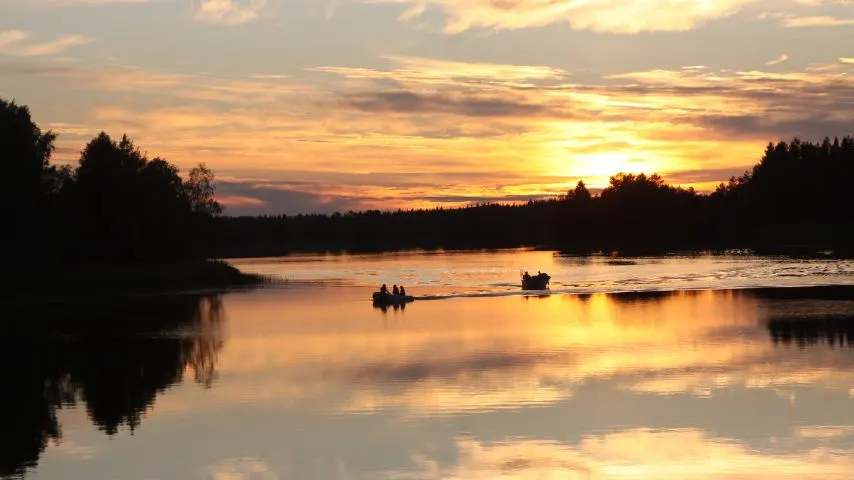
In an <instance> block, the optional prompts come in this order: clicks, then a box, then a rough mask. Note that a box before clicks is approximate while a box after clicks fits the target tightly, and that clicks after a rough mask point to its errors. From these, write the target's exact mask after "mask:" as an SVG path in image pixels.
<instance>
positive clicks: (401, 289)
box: [400, 285, 406, 296]
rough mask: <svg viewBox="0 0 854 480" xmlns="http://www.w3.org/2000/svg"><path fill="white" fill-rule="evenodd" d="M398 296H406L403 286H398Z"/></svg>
mask: <svg viewBox="0 0 854 480" xmlns="http://www.w3.org/2000/svg"><path fill="white" fill-rule="evenodd" d="M400 294H401V295H403V296H406V289H404V288H403V285H401V286H400Z"/></svg>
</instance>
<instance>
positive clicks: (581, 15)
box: [364, 0, 759, 34]
mask: <svg viewBox="0 0 854 480" xmlns="http://www.w3.org/2000/svg"><path fill="white" fill-rule="evenodd" d="M364 1H367V2H369V3H396V4H404V5H407V6H408V9H407V10H405V11H404V13H403V14H402V15H401V17H400V19H401V20H411V19H413V18H416V17H419V16H421V15H422V14H423V13H424V11H426V9H427V7H428V6H435V7H438V8H440V9H442V10H443V11H444V12H445V13H446V14H447V16H448V19H447V23H446V24H445V32H446V33H450V34H455V33H460V32H464V31H466V30H469V29H472V28H495V29H508V30H512V29H520V28H530V27H541V26H545V25H549V24H553V23H561V22H565V23H569V24H570V25H571V26H572V27H573V28H576V29H581V30H592V31H595V32H604V33H623V34H636V33H641V32H653V31H684V30H691V29H693V28H697V27H699V26H701V25H703V24H705V23H706V22H709V21H711V20H716V19H720V18H725V17H728V16H730V15H733V14H735V13H737V12H739V11H740V10H742V9H744V8H745V7H746V6H748V5H751V4H753V3H756V2H758V1H759V0H717V1H714V2H712V1H684V2H672V1H670V0H650V1H645V2H636V1H633V0H590V1H584V2H577V1H574V0H520V1H515V2H495V1H491V0H464V1H457V0H364Z"/></svg>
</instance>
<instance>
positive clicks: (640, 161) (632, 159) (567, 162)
mask: <svg viewBox="0 0 854 480" xmlns="http://www.w3.org/2000/svg"><path fill="white" fill-rule="evenodd" d="M659 167H661V165H658V164H656V162H654V161H652V160H649V159H645V158H643V157H642V156H639V155H637V154H635V153H632V152H626V151H605V152H596V153H581V154H575V155H573V156H572V157H571V158H569V159H564V160H563V161H562V162H561V164H560V165H557V166H556V170H557V171H558V172H559V174H560V175H564V176H567V177H571V178H573V179H576V178H577V179H581V180H584V183H585V184H587V186H588V187H595V188H601V187H605V186H607V185H608V182H609V179H610V178H611V176H613V175H616V174H618V173H621V172H623V173H647V174H649V173H653V172H655V171H656V168H659Z"/></svg>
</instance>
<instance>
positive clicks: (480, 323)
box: [0, 250, 854, 480]
mask: <svg viewBox="0 0 854 480" xmlns="http://www.w3.org/2000/svg"><path fill="white" fill-rule="evenodd" d="M231 263H232V264H234V265H235V266H238V267H239V268H240V269H242V270H244V271H251V272H261V273H266V274H269V275H273V276H276V277H278V278H280V279H282V280H283V282H281V283H278V284H275V285H271V286H269V287H264V288H261V289H257V290H251V291H235V292H231V293H224V294H216V295H214V294H202V293H193V294H183V295H173V296H152V297H144V298H137V299H133V300H128V301H124V302H121V303H120V304H115V303H107V302H104V303H103V304H99V303H94V304H87V305H83V306H77V307H75V308H66V307H62V306H59V307H53V308H47V307H45V308H42V309H38V310H19V311H13V312H10V314H9V315H4V317H5V318H7V334H5V335H3V339H2V340H0V347H2V353H0V360H2V363H0V407H2V408H0V411H2V416H3V418H2V420H0V425H2V426H3V428H2V429H0V438H2V444H0V447H2V451H0V472H2V473H3V474H4V476H6V477H11V478H16V475H17V477H20V476H21V473H22V472H24V475H25V478H32V479H66V478H67V479H152V478H158V479H217V480H225V479H229V480H236V479H264V480H268V479H434V478H435V479H452V478H453V479H456V478H459V479H481V478H483V479H487V478H497V477H501V478H519V479H529V478H530V479H534V478H536V479H540V478H561V479H576V478H577V479H600V478H601V479H656V480H660V479H677V478H678V479H684V478H691V479H723V478H727V479H729V478H739V479H759V478H775V479H788V478H822V479H836V478H838V479H842V478H846V479H847V478H850V477H851V472H852V471H854V368H852V367H854V349H852V348H851V345H852V342H854V262H852V261H845V260H831V259H791V258H785V257H762V258H760V257H754V256H750V255H746V254H738V253H731V254H727V255H711V254H709V255H700V254H692V255H669V256H661V257H644V258H612V257H573V256H560V255H557V254H555V253H554V252H543V251H526V250H513V251H497V252H454V253H451V252H407V253H398V254H384V255H295V256H290V257H284V258H266V259H240V260H233V261H231ZM524 270H528V271H529V272H531V273H532V274H534V273H536V271H538V270H542V271H544V272H548V273H549V274H550V275H551V276H552V286H551V289H550V291H549V292H548V294H545V295H531V294H529V293H532V292H522V291H521V289H520V288H519V276H520V271H524ZM381 283H387V284H388V286H389V288H390V287H391V285H392V284H401V283H402V284H404V285H405V286H406V289H407V293H408V294H410V295H413V296H415V297H416V300H415V301H414V302H412V303H410V304H407V305H405V306H404V307H400V308H387V309H380V308H375V307H373V306H372V304H371V301H370V294H371V292H372V291H373V290H375V289H376V288H378V287H379V285H380V284H381ZM769 287H775V288H769ZM42 326H48V327H45V328H50V329H51V331H53V332H54V333H52V334H51V335H45V334H44V333H42V332H43V331H44V328H42ZM16 472H17V473H16Z"/></svg>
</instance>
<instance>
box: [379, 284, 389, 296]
mask: <svg viewBox="0 0 854 480" xmlns="http://www.w3.org/2000/svg"><path fill="white" fill-rule="evenodd" d="M380 293H382V294H383V295H388V287H386V286H385V284H383V286H382V287H380Z"/></svg>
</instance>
